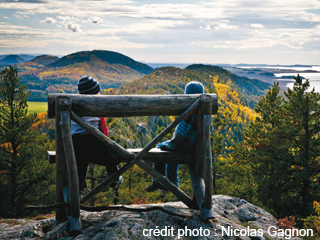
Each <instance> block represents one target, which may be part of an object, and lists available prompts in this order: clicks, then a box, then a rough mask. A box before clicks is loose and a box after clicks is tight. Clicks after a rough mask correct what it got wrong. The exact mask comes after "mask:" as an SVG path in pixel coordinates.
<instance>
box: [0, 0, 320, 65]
mask: <svg viewBox="0 0 320 240" xmlns="http://www.w3.org/2000/svg"><path fill="white" fill-rule="evenodd" d="M94 49H99V50H111V51H116V52H120V53H122V54H124V55H127V56H129V57H131V58H133V59H135V60H137V61H144V62H162V63H163V62H170V63H210V64H215V63H230V64H235V63H268V64H319V65H320V0H261V1H257V0H200V1H196V0H184V1H180V0H176V1H174V0H172V1H168V0H162V1H160V0H159V1H155V0H149V1H147V0H145V1H142V0H140V1H136V0H92V1H88V0H65V1H59V0H0V54H16V53H31V54H33V53H44V54H53V55H67V54H70V53H74V52H78V51H84V50H94Z"/></svg>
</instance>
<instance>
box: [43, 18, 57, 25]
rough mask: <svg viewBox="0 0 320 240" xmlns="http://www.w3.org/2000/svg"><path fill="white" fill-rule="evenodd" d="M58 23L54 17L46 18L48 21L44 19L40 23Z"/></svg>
mask: <svg viewBox="0 0 320 240" xmlns="http://www.w3.org/2000/svg"><path fill="white" fill-rule="evenodd" d="M56 22H57V20H55V19H54V18H52V17H46V19H43V20H42V21H40V23H43V24H55V23H56Z"/></svg>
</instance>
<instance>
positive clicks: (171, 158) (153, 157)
mask: <svg viewBox="0 0 320 240" xmlns="http://www.w3.org/2000/svg"><path fill="white" fill-rule="evenodd" d="M127 150H128V152H130V153H131V154H138V153H139V152H141V150H142V148H132V149H130V148H129V149H127ZM47 157H48V161H49V163H51V164H53V163H56V152H55V151H48V152H47ZM193 159H194V156H192V155H190V154H186V153H184V152H182V151H162V150H160V149H159V148H152V149H151V150H150V151H149V152H148V153H146V155H145V156H144V157H143V160H144V161H146V162H151V163H153V162H158V163H166V164H168V163H175V164H191V163H192V162H193ZM128 161H129V160H128V159H125V158H122V161H121V162H128Z"/></svg>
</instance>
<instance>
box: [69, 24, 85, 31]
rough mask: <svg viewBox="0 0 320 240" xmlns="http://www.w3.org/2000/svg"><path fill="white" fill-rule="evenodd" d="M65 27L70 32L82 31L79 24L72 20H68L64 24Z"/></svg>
mask: <svg viewBox="0 0 320 240" xmlns="http://www.w3.org/2000/svg"><path fill="white" fill-rule="evenodd" d="M66 28H67V29H68V30H70V31H72V32H82V30H81V29H80V25H79V24H76V23H73V22H69V23H68V24H67V25H66Z"/></svg>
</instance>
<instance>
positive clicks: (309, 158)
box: [234, 75, 320, 217]
mask: <svg viewBox="0 0 320 240" xmlns="http://www.w3.org/2000/svg"><path fill="white" fill-rule="evenodd" d="M309 87H310V84H309V81H308V80H305V81H303V80H302V79H301V78H300V76H299V75H298V76H297V77H295V83H294V87H293V89H292V90H290V89H288V90H287V91H286V92H285V97H283V96H280V88H279V85H278V84H275V85H274V87H273V88H272V89H270V90H269V92H268V93H267V95H266V96H265V97H261V99H260V101H259V103H258V104H257V106H256V108H255V111H256V112H257V113H258V114H259V115H260V117H258V118H257V119H256V121H255V122H254V123H252V124H251V125H250V127H249V129H248V130H247V131H246V132H245V133H244V141H243V143H241V144H240V145H239V146H237V148H236V150H235V155H234V157H235V161H236V162H238V163H240V164H241V165H242V166H246V168H247V174H248V175H252V177H253V179H254V181H253V182H251V184H252V187H253V186H255V188H256V189H257V193H256V196H257V197H258V199H259V200H260V201H261V202H262V203H263V204H264V205H265V206H266V207H267V208H269V209H272V210H273V211H274V213H275V214H276V215H277V216H278V217H284V216H289V215H292V214H293V215H296V216H298V217H299V216H300V217H306V216H308V215H310V213H311V212H312V211H313V210H312V202H313V200H317V201H319V198H320V194H319V180H318V177H319V174H320V151H319V150H320V138H319V131H320V106H319V100H320V95H319V94H318V93H316V92H315V91H314V89H313V90H311V91H308V88H309ZM249 187H250V186H249Z"/></svg>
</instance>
